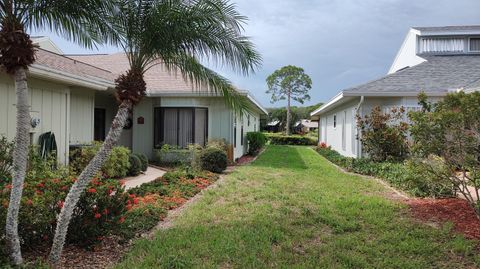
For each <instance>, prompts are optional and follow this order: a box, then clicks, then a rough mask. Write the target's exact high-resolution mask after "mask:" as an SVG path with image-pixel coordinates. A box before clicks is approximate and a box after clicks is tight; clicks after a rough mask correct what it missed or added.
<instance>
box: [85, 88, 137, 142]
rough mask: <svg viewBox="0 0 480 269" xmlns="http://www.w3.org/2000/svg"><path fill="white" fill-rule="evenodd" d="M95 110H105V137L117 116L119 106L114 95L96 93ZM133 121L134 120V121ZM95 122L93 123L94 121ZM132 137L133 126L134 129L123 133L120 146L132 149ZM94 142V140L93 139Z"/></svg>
mask: <svg viewBox="0 0 480 269" xmlns="http://www.w3.org/2000/svg"><path fill="white" fill-rule="evenodd" d="M95 108H103V109H105V121H106V122H105V136H106V135H107V133H108V131H109V130H110V127H111V126H112V121H113V118H114V117H115V115H116V114H117V110H118V105H117V101H116V99H115V96H113V94H109V93H105V92H96V93H95ZM132 120H133V119H132ZM92 122H93V121H92ZM132 135H133V126H132V128H130V129H128V130H126V129H124V130H123V131H122V135H121V136H120V140H119V141H118V145H121V146H125V147H128V148H132ZM92 140H93V138H92Z"/></svg>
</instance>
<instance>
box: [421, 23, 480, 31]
mask: <svg viewBox="0 0 480 269" xmlns="http://www.w3.org/2000/svg"><path fill="white" fill-rule="evenodd" d="M412 28H413V29H415V30H418V31H425V32H445V31H480V25H459V26H433V27H412Z"/></svg>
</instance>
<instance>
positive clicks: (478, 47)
mask: <svg viewBox="0 0 480 269" xmlns="http://www.w3.org/2000/svg"><path fill="white" fill-rule="evenodd" d="M470 51H472V52H480V38H478V37H477V38H470Z"/></svg>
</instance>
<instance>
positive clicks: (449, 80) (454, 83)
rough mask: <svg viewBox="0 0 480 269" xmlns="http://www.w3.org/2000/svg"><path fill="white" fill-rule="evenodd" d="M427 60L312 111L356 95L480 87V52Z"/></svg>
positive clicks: (348, 91)
mask: <svg viewBox="0 0 480 269" xmlns="http://www.w3.org/2000/svg"><path fill="white" fill-rule="evenodd" d="M425 59H426V61H425V62H423V63H421V64H418V65H415V66H413V67H409V68H405V69H402V70H399V71H397V72H395V73H392V74H390V75H387V76H384V77H381V78H379V79H376V80H373V81H370V82H368V83H365V84H361V85H358V86H355V87H351V88H348V89H345V90H343V91H341V92H340V93H339V94H338V95H336V96H335V97H334V98H333V99H332V100H330V101H329V102H328V103H326V104H325V105H323V106H321V107H319V108H318V109H316V110H315V111H313V112H312V113H311V115H312V116H314V115H319V114H321V112H323V111H326V110H327V109H328V108H333V107H335V106H336V105H338V104H339V103H341V101H342V100H343V99H344V98H345V97H352V96H417V95H418V93H420V92H422V91H423V92H425V93H426V94H427V95H429V96H445V95H447V94H448V93H449V92H453V91H458V90H464V91H466V92H468V91H473V90H477V89H478V88H480V68H479V66H480V55H449V56H429V57H425Z"/></svg>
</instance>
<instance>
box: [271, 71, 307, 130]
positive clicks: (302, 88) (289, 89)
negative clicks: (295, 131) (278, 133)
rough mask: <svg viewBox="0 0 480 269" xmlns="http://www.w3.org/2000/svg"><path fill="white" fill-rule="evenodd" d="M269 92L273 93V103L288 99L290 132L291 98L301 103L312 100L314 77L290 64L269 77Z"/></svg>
mask: <svg viewBox="0 0 480 269" xmlns="http://www.w3.org/2000/svg"><path fill="white" fill-rule="evenodd" d="M267 85H268V90H267V93H268V94H271V95H272V103H275V102H277V101H280V100H285V99H286V100H287V122H286V125H285V126H286V127H285V128H286V132H287V135H289V134H290V126H291V123H290V122H291V108H290V104H291V100H292V99H293V100H295V101H297V102H299V103H301V104H303V103H304V102H305V101H308V100H310V95H308V91H309V90H310V89H311V88H312V79H310V77H309V76H308V75H307V74H305V72H304V70H303V69H302V68H300V67H296V66H292V65H288V66H285V67H282V68H280V69H279V70H277V71H275V72H273V74H271V75H270V76H268V78H267Z"/></svg>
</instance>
